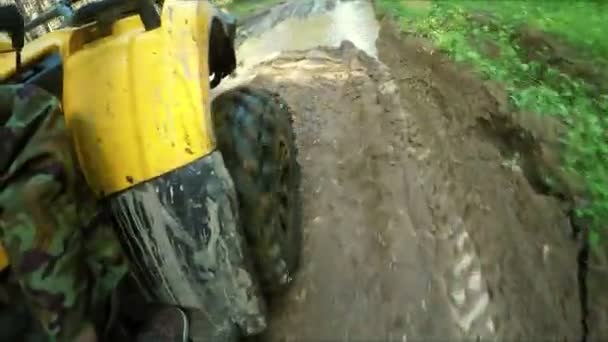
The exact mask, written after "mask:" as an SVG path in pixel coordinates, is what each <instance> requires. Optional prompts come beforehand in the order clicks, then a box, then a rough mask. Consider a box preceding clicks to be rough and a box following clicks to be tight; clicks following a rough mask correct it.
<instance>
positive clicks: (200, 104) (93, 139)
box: [63, 1, 215, 195]
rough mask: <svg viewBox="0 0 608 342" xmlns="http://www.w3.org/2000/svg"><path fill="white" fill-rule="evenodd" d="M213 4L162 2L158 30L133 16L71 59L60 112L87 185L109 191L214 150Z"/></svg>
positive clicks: (132, 183)
mask: <svg viewBox="0 0 608 342" xmlns="http://www.w3.org/2000/svg"><path fill="white" fill-rule="evenodd" d="M209 11H210V7H209V6H208V4H207V3H206V2H205V1H167V2H166V3H165V10H164V11H163V14H162V26H161V27H160V28H159V29H156V30H151V31H144V28H143V26H142V23H141V21H140V19H139V17H137V16H131V17H128V18H126V19H123V20H119V21H117V22H116V23H115V24H114V25H113V27H112V34H111V35H110V36H108V37H107V38H102V39H99V40H96V41H94V42H93V43H91V44H89V45H87V46H86V47H85V48H83V49H82V50H80V51H78V52H76V53H75V54H73V55H71V56H69V58H68V59H67V60H66V63H65V75H66V77H65V80H64V98H63V103H64V109H65V114H66V121H67V124H68V128H69V130H70V131H71V132H72V134H73V135H74V139H75V140H76V146H77V153H78V156H79V159H80V163H81V165H82V168H83V171H84V173H85V175H86V178H87V181H88V182H89V184H90V185H91V187H92V188H93V189H94V191H95V192H97V193H99V194H105V195H108V194H112V193H116V192H118V191H121V190H124V189H126V188H129V187H131V186H133V185H135V184H139V183H142V182H144V181H147V180H149V179H152V178H154V177H157V176H159V175H161V174H164V173H166V172H168V171H170V170H173V169H176V168H178V167H180V166H183V165H186V164H188V163H190V162H192V161H194V160H196V159H198V158H200V157H202V156H204V155H206V154H208V153H209V152H211V151H212V150H213V148H214V147H215V146H214V141H213V138H212V137H213V132H212V128H211V123H210V120H209V101H208V99H209V78H208V75H209V71H208V66H207V56H208V51H207V47H208V40H209V20H198V18H208V17H209V16H210V13H208V12H209Z"/></svg>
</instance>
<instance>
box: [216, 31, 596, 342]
mask: <svg viewBox="0 0 608 342" xmlns="http://www.w3.org/2000/svg"><path fill="white" fill-rule="evenodd" d="M376 45H377V49H378V52H379V59H380V61H381V62H379V61H378V60H376V59H374V58H372V57H370V56H368V55H366V54H365V53H364V52H362V51H360V50H358V49H356V48H355V47H354V46H353V45H352V44H350V43H348V42H346V43H343V44H342V46H341V47H340V48H338V49H332V48H316V49H311V50H307V51H302V52H288V53H283V54H282V55H281V56H280V57H278V58H275V59H273V60H271V61H267V62H264V63H262V64H261V65H259V66H257V67H255V68H254V69H253V70H250V71H249V73H250V74H248V75H242V74H240V75H239V77H240V78H242V80H241V81H239V82H238V83H242V82H250V83H252V84H253V85H256V86H262V87H265V88H268V89H272V90H274V91H276V92H278V93H280V94H281V95H282V96H283V97H284V98H285V99H286V100H287V102H288V103H289V104H290V105H291V106H292V107H293V110H294V113H296V114H295V118H294V120H295V125H296V133H297V140H298V145H299V149H300V158H301V160H300V162H301V164H302V168H303V177H304V179H303V188H302V192H303V198H304V229H305V245H304V255H303V264H302V270H301V272H300V273H299V274H298V276H297V279H296V282H295V285H294V288H293V289H292V290H291V291H290V292H289V293H288V294H287V295H286V296H285V298H282V299H281V300H279V301H278V302H276V303H273V306H272V309H273V317H272V318H271V322H270V328H269V330H268V333H267V335H266V336H263V337H262V340H264V341H311V340H315V341H319V340H326V341H327V340H340V341H355V340H367V341H369V340H390V341H407V340H410V341H416V340H423V339H425V340H462V339H467V340H470V339H476V338H481V339H492V340H505V341H507V340H508V341H515V340H517V341H519V340H522V341H523V340H539V341H540V340H566V341H574V340H581V337H582V336H583V326H584V324H583V314H582V313H581V300H580V298H579V297H580V293H579V288H580V287H579V280H578V270H579V265H578V264H577V258H578V254H579V242H578V241H577V240H576V239H575V238H574V237H573V233H572V231H573V229H572V227H571V223H570V218H569V217H568V215H567V210H568V209H569V207H568V205H567V203H565V202H562V201H561V200H559V199H558V198H556V197H553V196H549V195H548V194H546V193H545V192H544V191H543V189H541V188H539V186H538V184H537V182H536V180H535V179H534V172H530V169H529V167H528V166H527V165H526V160H529V159H530V158H532V157H534V156H532V155H533V154H534V153H536V152H538V151H536V149H537V148H538V146H539V145H531V144H530V142H529V141H528V140H529V139H528V138H529V137H528V135H530V131H534V126H535V125H538V124H539V123H529V122H528V123H527V124H529V125H530V127H519V125H524V126H525V125H527V124H526V122H525V120H522V119H521V115H519V114H516V113H511V112H509V111H508V109H507V106H506V105H505V104H506V95H505V94H504V93H503V92H502V91H501V90H500V88H499V87H496V86H493V85H491V84H488V83H485V82H482V81H480V80H478V79H476V78H475V77H473V76H472V75H471V74H470V73H468V72H467V71H466V70H463V69H462V67H456V66H454V65H453V64H452V63H450V62H449V61H447V60H446V59H444V58H443V57H441V56H440V54H439V53H437V52H436V51H434V50H433V49H432V48H430V46H429V45H428V44H426V43H425V42H423V41H419V40H415V39H413V38H407V37H403V36H401V35H400V34H399V33H398V31H397V30H396V29H395V28H394V27H393V26H392V25H391V24H390V23H389V22H388V21H385V22H384V23H383V24H382V27H381V31H380V37H379V39H378V41H377V44H376ZM248 77H249V81H243V80H246V79H247V78H248ZM228 83H230V82H228ZM234 83H237V82H236V81H234ZM540 149H541V150H542V147H541V148H540ZM541 155H542V151H541ZM532 159H533V158H532Z"/></svg>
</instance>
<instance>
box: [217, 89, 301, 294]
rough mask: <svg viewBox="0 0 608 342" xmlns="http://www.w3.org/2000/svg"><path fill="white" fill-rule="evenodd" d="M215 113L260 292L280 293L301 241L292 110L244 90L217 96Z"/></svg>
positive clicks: (260, 93) (275, 98) (263, 93)
mask: <svg viewBox="0 0 608 342" xmlns="http://www.w3.org/2000/svg"><path fill="white" fill-rule="evenodd" d="M212 113H213V122H214V126H215V134H216V136H217V145H218V148H219V150H220V151H221V153H222V155H223V156H224V161H225V163H226V167H227V168H228V171H229V172H230V175H231V176H232V179H233V180H234V184H235V188H236V192H237V195H238V200H239V207H240V211H239V215H240V218H241V223H242V224H243V227H244V230H245V235H246V238H247V242H248V244H249V247H250V249H251V251H252V253H253V257H254V260H255V264H256V266H257V270H258V272H259V278H260V282H261V285H262V289H263V291H264V292H265V293H276V292H281V291H282V290H284V289H285V288H286V287H287V286H288V285H289V284H290V283H291V281H292V277H293V274H294V272H295V271H296V269H297V267H298V263H299V258H300V250H301V240H302V231H301V221H300V220H301V217H300V216H301V215H300V189H299V186H300V168H299V165H298V163H297V160H296V155H297V150H296V145H295V138H294V132H293V126H292V118H291V111H290V109H289V107H288V106H287V104H286V103H285V102H284V101H283V100H282V99H281V98H280V97H279V96H278V95H276V94H273V93H271V92H268V91H265V90H261V89H253V88H249V87H240V88H236V89H233V90H231V91H228V92H226V93H224V94H221V95H220V96H219V97H217V98H216V99H215V100H214V101H213V104H212Z"/></svg>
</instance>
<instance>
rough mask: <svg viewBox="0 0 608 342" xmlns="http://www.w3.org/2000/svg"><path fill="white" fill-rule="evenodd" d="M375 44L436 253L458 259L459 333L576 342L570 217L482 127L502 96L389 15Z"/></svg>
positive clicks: (454, 289) (451, 275)
mask: <svg viewBox="0 0 608 342" xmlns="http://www.w3.org/2000/svg"><path fill="white" fill-rule="evenodd" d="M378 45H379V51H380V59H381V60H383V61H384V62H385V63H387V65H389V66H390V67H391V70H392V71H393V75H394V77H395V79H396V80H397V82H398V84H399V86H400V92H401V99H402V103H403V105H404V106H405V108H406V109H407V112H408V113H409V114H410V115H409V116H408V119H409V120H410V121H411V123H410V125H409V127H413V128H412V129H410V130H409V133H411V135H410V136H409V137H408V139H409V142H410V147H409V148H410V151H411V154H412V155H413V156H414V157H415V158H417V159H418V160H419V161H420V164H419V166H420V168H421V170H422V172H423V173H424V174H425V180H424V183H425V187H426V189H427V191H426V193H427V194H428V197H427V201H428V203H429V205H430V206H431V208H430V210H431V211H432V217H433V220H434V227H435V231H433V235H434V236H435V237H437V238H438V239H439V240H440V242H439V245H440V246H442V247H441V248H440V250H441V251H439V254H442V255H443V256H441V257H439V258H438V259H440V260H454V263H452V264H451V265H445V264H444V265H443V267H445V270H446V273H445V274H446V279H445V280H446V284H447V288H448V292H449V293H450V294H451V303H452V307H453V308H455V309H456V310H454V312H453V314H454V317H455V318H456V320H457V321H458V322H459V325H460V326H461V328H462V331H463V335H464V338H466V339H469V338H473V339H474V338H476V337H479V338H480V339H482V340H483V339H497V340H535V339H536V340H539V339H542V340H547V339H550V340H555V339H559V340H576V339H578V338H579V337H580V336H581V331H580V330H581V327H580V319H581V312H580V305H579V298H578V294H577V292H578V291H577V288H578V282H577V274H576V273H577V272H576V271H577V269H578V267H577V265H576V260H577V258H576V255H577V244H576V242H575V241H572V240H571V238H570V236H569V233H570V231H571V227H570V225H569V222H568V221H569V220H568V217H567V214H566V213H565V212H564V208H563V205H562V204H561V203H559V202H558V201H557V200H556V199H555V198H552V197H549V196H545V195H543V194H541V193H537V192H536V191H535V189H534V187H533V184H531V183H530V181H529V180H528V178H526V176H525V175H524V174H523V173H522V171H521V168H520V167H519V166H518V165H511V166H508V165H507V164H508V163H506V161H507V160H506V158H507V156H506V155H504V154H503V150H504V147H505V146H502V145H508V143H507V142H504V141H502V139H505V138H507V139H508V138H509V137H505V136H500V135H498V134H497V132H493V131H491V130H490V131H489V130H488V127H491V126H492V125H494V124H495V123H496V120H498V122H500V121H501V120H504V119H508V120H510V119H511V118H509V115H513V114H514V113H508V112H505V111H504V108H505V107H506V106H505V105H504V104H505V102H506V96H505V97H501V94H500V93H498V97H494V95H492V92H491V91H488V89H487V88H486V84H484V83H483V82H481V81H480V80H477V79H476V78H475V77H472V76H471V75H470V74H469V73H467V72H466V71H463V70H462V67H461V68H457V67H456V66H455V65H453V64H452V63H451V62H450V61H448V60H447V59H446V58H444V57H442V56H441V54H440V53H439V52H438V51H436V50H434V49H433V48H432V46H430V45H429V44H428V42H425V41H422V40H419V39H415V38H411V37H410V38H408V37H406V36H404V35H400V34H399V31H398V29H395V28H394V27H393V26H392V25H391V24H390V23H389V22H387V21H385V22H384V23H383V24H382V27H381V33H380V40H379V42H378ZM487 123H489V124H490V125H489V126H488V125H487ZM514 132H515V133H520V132H518V131H514ZM492 135H495V136H492ZM416 156H417V157H416ZM454 249H455V250H454ZM463 266H468V267H463ZM464 269H468V271H467V272H465V271H464ZM463 288H464V291H463Z"/></svg>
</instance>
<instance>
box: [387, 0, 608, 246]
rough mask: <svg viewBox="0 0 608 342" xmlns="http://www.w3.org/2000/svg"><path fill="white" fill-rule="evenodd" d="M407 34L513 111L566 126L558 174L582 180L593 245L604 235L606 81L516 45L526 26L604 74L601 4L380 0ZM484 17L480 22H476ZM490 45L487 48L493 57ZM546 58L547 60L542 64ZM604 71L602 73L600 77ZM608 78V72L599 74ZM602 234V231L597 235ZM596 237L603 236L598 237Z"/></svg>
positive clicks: (605, 12)
mask: <svg viewBox="0 0 608 342" xmlns="http://www.w3.org/2000/svg"><path fill="white" fill-rule="evenodd" d="M377 5H378V8H379V9H380V10H381V11H382V12H385V13H388V14H391V15H393V16H395V17H396V18H397V19H398V20H399V21H400V24H401V26H402V28H403V29H404V30H407V31H410V32H414V33H418V34H421V35H423V36H425V37H428V38H430V39H431V40H432V41H433V42H434V43H436V44H437V46H438V47H439V48H441V49H442V50H443V51H445V52H446V53H447V54H448V55H449V56H451V57H452V58H453V59H454V60H456V61H457V62H462V63H466V64H469V65H471V66H472V67H473V68H474V69H475V70H476V71H477V72H479V73H480V74H481V75H482V76H484V77H485V78H488V79H492V80H496V81H500V82H501V83H502V84H503V85H504V86H505V87H506V89H507V90H508V91H509V95H510V99H511V102H512V104H513V106H515V108H517V109H519V110H522V111H526V112H533V113H537V114H540V115H554V116H557V117H559V118H561V119H562V121H563V122H564V123H565V124H566V125H567V127H568V132H567V134H566V135H565V136H564V137H563V143H564V150H563V165H562V167H563V169H564V170H565V171H566V172H567V173H570V174H573V175H576V176H577V177H580V178H581V179H583V181H584V183H585V184H584V185H585V187H586V189H587V191H588V193H589V195H590V196H591V198H592V204H591V206H590V207H588V208H586V209H584V210H581V212H580V214H581V215H584V216H586V217H588V218H590V219H591V222H592V228H593V229H592V230H591V235H590V240H591V242H592V244H593V245H597V242H598V241H599V237H600V236H604V239H603V240H605V239H606V237H608V235H607V234H606V233H608V231H607V230H606V229H605V228H606V227H608V226H607V224H606V222H608V221H607V220H608V89H606V84H607V83H606V82H605V81H606V79H605V78H602V77H601V76H597V75H596V76H595V79H599V84H598V82H593V80H590V79H589V77H586V78H581V77H579V76H578V75H576V74H575V73H571V72H566V70H564V68H563V67H562V66H560V65H559V64H556V63H552V62H550V56H548V55H549V54H550V52H548V51H547V48H546V47H545V48H543V47H542V46H538V47H537V48H538V50H540V51H534V53H536V54H537V55H540V58H530V52H531V48H533V47H530V46H523V45H524V44H519V43H517V42H520V41H521V40H518V37H521V32H522V28H523V27H528V28H534V29H535V30H536V31H537V32H539V30H540V31H543V32H546V33H547V34H548V35H547V36H551V37H554V38H555V39H559V40H560V42H562V41H563V43H564V46H569V47H570V48H569V50H570V51H575V52H577V55H578V57H579V58H580V59H581V60H584V61H585V63H586V65H589V66H592V67H596V68H595V69H597V70H601V69H602V68H601V66H602V65H608V64H606V63H607V62H606V59H607V58H608V39H606V35H607V34H608V3H607V2H606V1H591V0H588V1H576V0H571V1H559V0H547V1H540V0H535V1H530V0H528V1H480V0H477V1H462V0H446V1H434V2H430V1H396V0H378V1H377ZM480 18H481V19H480ZM488 47H492V49H491V50H492V51H494V52H493V53H490V52H489V49H488ZM543 55H544V59H543ZM605 71H608V67H605V68H604V72H605ZM604 76H606V74H604ZM602 228H604V229H602ZM600 233H601V234H600Z"/></svg>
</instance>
